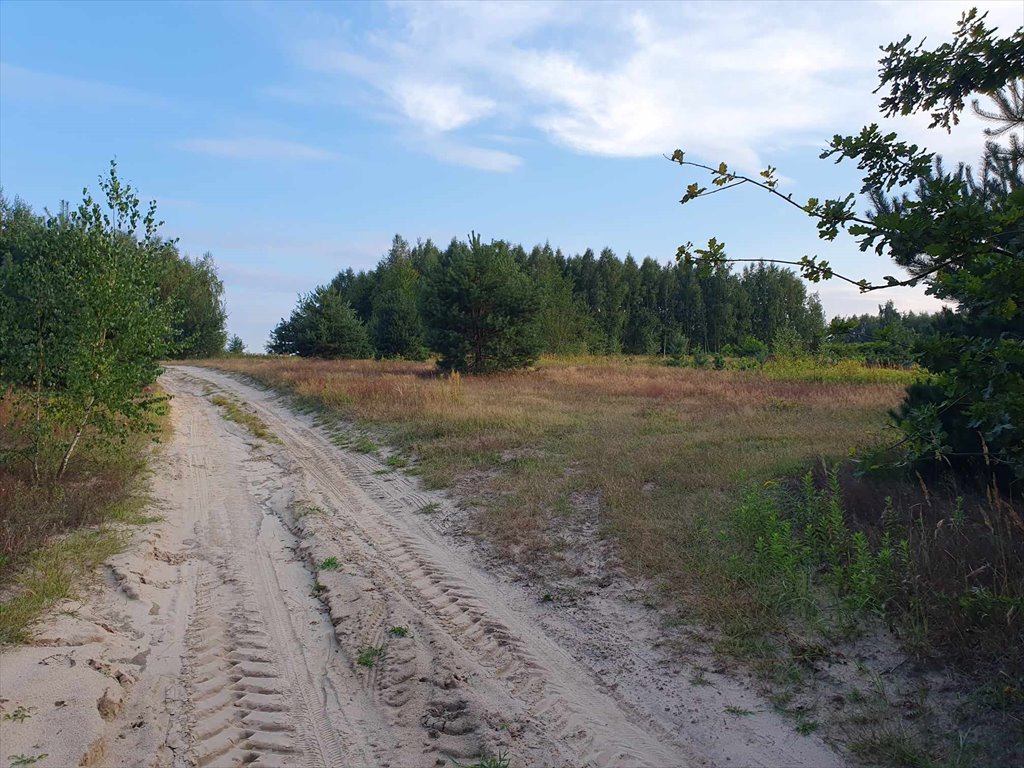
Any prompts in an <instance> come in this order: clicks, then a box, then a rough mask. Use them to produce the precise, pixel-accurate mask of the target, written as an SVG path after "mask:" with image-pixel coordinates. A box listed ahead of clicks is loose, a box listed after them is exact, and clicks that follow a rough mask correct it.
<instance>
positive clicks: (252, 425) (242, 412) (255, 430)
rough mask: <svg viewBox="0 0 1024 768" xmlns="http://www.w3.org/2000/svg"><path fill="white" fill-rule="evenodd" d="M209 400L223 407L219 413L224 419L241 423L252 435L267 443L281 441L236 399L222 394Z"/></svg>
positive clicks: (264, 423)
mask: <svg viewBox="0 0 1024 768" xmlns="http://www.w3.org/2000/svg"><path fill="white" fill-rule="evenodd" d="M210 402H211V403H213V404H214V405H216V406H219V407H220V408H222V409H223V410H222V411H221V413H222V414H223V416H224V418H225V419H227V420H228V421H233V422H235V423H236V424H241V425H242V426H243V427H245V428H246V429H247V430H249V432H250V433H251V434H252V435H253V437H258V438H259V439H260V440H266V441H267V442H268V443H280V442H281V440H280V438H278V437H277V435H275V434H274V433H273V432H271V431H270V428H269V427H268V426H267V424H266V422H265V421H263V419H261V418H260V417H259V416H258V415H256V414H255V413H253V412H252V411H249V410H246V409H245V408H244V407H242V405H241V403H239V402H238V401H237V400H234V399H232V398H229V397H225V396H224V395H214V396H213V397H211V398H210Z"/></svg>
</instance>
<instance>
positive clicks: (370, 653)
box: [356, 645, 384, 669]
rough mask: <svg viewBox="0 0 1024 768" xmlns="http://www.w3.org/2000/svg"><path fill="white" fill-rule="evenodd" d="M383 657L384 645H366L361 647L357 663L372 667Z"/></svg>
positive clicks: (368, 667)
mask: <svg viewBox="0 0 1024 768" xmlns="http://www.w3.org/2000/svg"><path fill="white" fill-rule="evenodd" d="M383 658H384V646H383V645H364V646H362V647H361V648H360V649H359V651H358V654H357V655H356V664H358V665H359V666H361V667H366V668H367V669H371V668H373V666H374V665H375V664H377V663H378V662H379V661H380V660H381V659H383Z"/></svg>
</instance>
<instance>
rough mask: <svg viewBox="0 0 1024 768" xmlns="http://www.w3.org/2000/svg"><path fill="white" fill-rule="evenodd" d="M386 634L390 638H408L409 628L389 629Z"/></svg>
mask: <svg viewBox="0 0 1024 768" xmlns="http://www.w3.org/2000/svg"><path fill="white" fill-rule="evenodd" d="M388 634H389V635H391V636H392V637H408V636H409V634H410V631H409V628H408V627H405V626H402V627H389V628H388Z"/></svg>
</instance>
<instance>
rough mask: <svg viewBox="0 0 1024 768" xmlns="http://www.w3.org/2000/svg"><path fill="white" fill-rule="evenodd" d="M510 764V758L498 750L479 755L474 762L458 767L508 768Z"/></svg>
mask: <svg viewBox="0 0 1024 768" xmlns="http://www.w3.org/2000/svg"><path fill="white" fill-rule="evenodd" d="M511 765H512V758H510V757H509V756H508V754H506V753H505V752H498V754H496V755H488V756H485V757H481V758H480V759H479V760H477V761H476V762H475V763H472V764H470V765H467V766H459V768H510V766H511Z"/></svg>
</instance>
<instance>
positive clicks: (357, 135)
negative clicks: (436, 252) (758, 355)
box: [0, 0, 1024, 350]
mask: <svg viewBox="0 0 1024 768" xmlns="http://www.w3.org/2000/svg"><path fill="white" fill-rule="evenodd" d="M974 4H977V5H979V6H980V7H981V8H982V9H983V10H987V11H988V12H989V21H990V22H991V23H994V24H995V25H996V26H998V27H999V28H1000V29H1001V30H1002V32H1003V33H1004V34H1009V33H1010V32H1011V31H1012V30H1013V29H1016V28H1017V27H1018V26H1020V25H1021V24H1024V2H1021V1H1020V0H1007V1H1006V2H986V3H964V2H957V1H955V0H951V1H950V2H924V1H923V0H914V1H911V2H867V1H866V0H863V1H860V2H828V3H812V2H788V3H772V2H752V3H744V2H713V3H699V2H697V3H667V2H659V3H651V4H647V3H642V2H629V3H622V4H620V3H612V2H607V3H596V2H592V3H579V4H577V3H570V2H553V3H548V2H542V1H540V0H536V1H534V2H528V3H485V2H471V3H447V2H430V3H424V4H420V3H412V2H408V3H370V4H362V3H355V2H350V3H328V4H317V3H300V2H281V3H256V2H224V3H217V2H201V3H169V2H164V3H156V2H146V3H125V2H115V3H86V2H71V3H57V2H18V1H17V0H3V2H2V3H0V185H2V186H3V191H4V194H5V195H6V196H8V197H14V196H18V197H21V198H22V199H23V200H25V201H26V202H28V203H29V204H30V205H32V206H33V207H34V208H36V209H37V210H42V209H43V208H50V209H51V210H55V209H56V208H57V207H58V205H59V203H60V201H61V200H69V201H72V202H77V201H78V200H80V199H81V193H82V188H83V187H85V186H89V187H90V188H92V189H95V188H96V182H97V179H98V177H99V176H100V175H101V174H103V173H104V172H105V171H106V169H107V167H108V165H109V162H110V160H111V159H112V158H116V159H117V162H118V167H119V171H120V174H121V175H122V177H124V178H125V179H127V180H129V181H130V182H131V183H133V184H134V185H135V186H136V187H137V188H138V190H139V192H140V194H141V196H142V198H143V199H144V200H149V199H155V200H156V201H157V205H158V211H159V215H160V218H162V219H163V220H164V221H165V225H164V228H163V234H164V235H165V236H167V237H177V238H179V246H180V247H181V249H182V250H183V251H185V252H187V253H189V254H190V255H192V256H200V255H202V254H203V253H206V252H210V253H212V254H213V256H214V259H215V260H216V263H217V265H218V269H219V273H220V276H221V278H222V279H223V281H224V284H225V297H226V301H227V307H228V312H229V319H228V327H229V331H230V332H231V333H237V334H239V335H240V336H241V337H242V338H243V340H244V341H245V342H246V344H247V345H248V346H249V347H250V349H253V350H260V349H262V347H263V345H264V343H265V342H266V340H267V337H268V335H269V332H270V329H271V328H272V327H273V326H274V325H275V324H276V323H277V322H278V321H279V320H280V319H281V318H282V317H285V316H287V315H288V313H289V312H290V311H291V309H292V307H293V306H294V305H295V301H296V297H297V295H298V294H299V293H300V292H305V291H308V290H310V289H312V288H314V287H315V286H316V285H317V284H321V283H326V282H328V281H329V280H330V279H331V278H332V277H333V276H334V275H335V274H336V273H337V272H338V271H340V270H343V269H346V268H348V267H352V268H353V269H356V270H359V269H370V268H373V267H374V265H375V264H376V263H377V262H378V261H379V259H380V258H381V257H382V256H383V255H384V253H385V252H386V251H387V249H388V246H389V244H390V242H391V239H392V237H393V236H394V235H395V234H396V233H398V234H401V235H402V236H404V237H405V238H406V239H407V240H410V241H412V242H415V241H416V240H417V239H426V238H432V239H433V240H434V241H435V242H436V243H438V244H440V245H441V246H442V247H443V246H444V245H446V244H447V243H448V242H449V241H450V240H451V238H452V237H460V238H463V237H465V236H466V235H467V234H468V233H469V232H470V231H471V230H472V231H476V232H479V233H481V234H482V235H483V237H484V238H485V239H492V238H493V239H506V240H510V241H512V242H518V243H522V244H523V245H525V246H526V247H527V248H529V247H531V246H532V245H534V244H537V243H543V242H550V243H551V245H552V246H553V247H560V248H562V250H563V251H564V252H566V253H568V254H572V253H579V252H582V251H583V250H584V249H586V248H588V247H591V248H594V250H595V251H598V250H600V249H601V248H603V247H605V246H607V247H610V248H612V250H614V251H615V252H616V253H617V254H618V255H619V256H621V257H624V256H625V255H626V254H627V253H631V254H632V255H633V256H634V257H635V258H637V259H638V260H639V259H642V258H644V257H646V256H650V257H652V258H654V259H656V260H658V261H659V262H662V263H667V262H669V261H670V260H671V259H673V257H674V254H675V252H676V248H677V247H678V246H679V245H680V244H682V243H685V242H687V241H692V242H694V243H701V242H706V241H707V239H708V238H709V237H713V236H714V237H718V238H719V239H721V240H724V241H725V243H726V245H727V251H728V253H729V255H730V256H731V257H734V258H755V259H758V258H782V259H799V258H800V257H801V256H803V255H805V254H809V255H818V256H821V257H823V258H827V259H829V260H830V261H831V263H832V265H833V267H834V268H836V270H837V271H839V272H843V273H844V274H849V275H850V276H852V277H856V278H858V279H859V278H861V277H867V278H869V279H880V278H881V277H882V276H883V275H887V274H894V273H895V272H894V270H895V268H894V267H893V266H892V265H891V262H889V261H888V260H887V259H886V258H884V257H878V256H875V255H872V254H868V255H865V254H862V253H860V251H859V250H858V248H857V246H856V244H855V243H854V241H853V240H852V239H850V238H845V239H843V238H840V239H839V240H837V241H835V242H833V243H826V242H822V241H819V240H818V239H817V236H816V230H815V228H814V225H813V222H812V221H811V220H810V219H808V218H807V217H805V216H803V215H802V214H801V213H800V212H799V211H797V210H796V209H794V208H791V207H790V206H787V205H785V204H784V203H782V202H781V201H778V200H773V199H771V198H770V197H769V196H768V195H767V193H765V192H762V191H759V190H757V189H753V188H742V189H738V190H734V191H731V192H728V193H726V194H722V195H716V196H714V197H712V198H708V199H705V200H698V201H695V202H691V203H688V204H687V205H686V206H685V207H683V206H680V204H679V198H680V197H681V196H682V194H683V192H684V191H685V188H686V186H687V184H689V183H690V182H691V181H697V180H701V178H702V177H700V176H699V175H698V174H697V173H696V172H695V171H694V169H689V168H680V167H679V166H678V165H675V164H673V163H671V162H669V161H668V160H667V159H665V156H666V155H669V154H671V153H672V151H673V150H674V149H676V148H681V149H683V150H685V151H686V152H687V157H688V158H690V159H694V160H698V161H702V162H706V163H709V164H712V165H717V164H718V163H719V162H721V161H725V162H727V163H728V164H729V165H730V167H733V168H736V169H739V170H740V171H743V172H747V173H756V172H758V171H759V170H761V169H762V168H764V167H765V166H766V165H768V164H771V165H773V166H775V167H777V168H778V169H779V171H778V172H779V174H780V175H781V177H782V179H783V183H782V185H780V189H781V190H782V191H783V192H785V193H787V194H788V193H792V194H793V196H794V198H795V199H798V200H801V201H802V200H805V199H806V198H808V197H812V196H813V197H818V198H824V197H828V196H835V195H840V194H845V193H846V192H849V191H856V190H857V189H859V183H858V181H859V177H858V175H857V172H856V168H855V167H853V166H850V165H848V164H847V165H838V166H837V165H835V164H833V163H832V162H831V161H823V160H819V159H818V154H819V152H820V151H821V149H822V148H823V147H824V146H825V145H826V144H827V142H828V140H829V139H830V138H831V137H832V136H833V135H834V134H837V133H841V134H850V133H856V132H857V131H859V129H860V128H861V127H862V126H863V125H866V124H869V123H871V122H879V123H881V124H883V125H888V126H891V127H892V129H893V130H896V131H898V132H899V133H900V135H901V136H902V137H904V138H906V139H908V140H911V141H914V142H917V143H919V144H921V145H922V146H926V147H928V148H929V149H932V150H936V151H939V152H941V153H942V154H943V156H944V157H946V158H947V159H948V160H963V161H967V162H973V161H976V160H977V158H978V156H979V155H980V153H981V149H982V145H983V136H982V134H981V130H982V126H981V125H980V124H979V123H978V121H977V120H976V119H973V118H967V119H965V120H964V122H963V123H962V124H961V125H960V126H958V127H957V128H956V129H954V131H953V132H952V133H951V134H949V135H947V134H946V133H945V132H942V131H939V130H929V129H928V128H927V123H928V120H927V119H926V118H922V117H919V116H914V117H909V118H898V119H892V120H883V119H882V118H881V117H880V115H879V114H878V100H879V98H880V94H873V93H872V91H873V90H874V89H875V87H876V86H877V68H878V65H877V61H878V58H879V56H880V52H879V50H878V48H879V46H881V45H884V44H886V43H889V42H893V41H896V40H899V39H901V38H902V37H903V36H904V35H907V34H910V35H913V37H914V38H915V39H917V38H922V37H926V38H927V44H928V46H929V47H933V46H934V45H937V44H939V43H940V42H942V41H944V40H947V39H949V37H950V35H951V33H952V30H953V28H954V24H955V22H956V20H957V19H958V18H959V16H960V14H961V12H963V11H964V10H966V9H968V8H969V7H970V6H971V5H974ZM864 208H865V206H863V205H862V206H861V209H862V210H863V209H864ZM813 289H814V290H816V291H818V293H819V294H820V296H821V299H822V302H823V304H824V307H825V310H826V314H828V315H829V316H832V315H836V314H852V313H860V312H873V311H875V310H876V309H877V305H878V304H879V302H882V301H884V300H885V299H887V298H892V299H893V300H894V301H895V302H896V304H897V306H899V307H901V308H903V309H905V310H917V311H920V310H927V309H934V308H936V307H937V306H938V305H937V303H936V302H935V301H934V300H933V299H931V298H930V297H927V296H925V294H924V290H923V288H917V289H902V290H900V291H899V292H890V291H887V292H883V293H872V294H867V295H861V294H859V293H858V292H857V289H856V288H853V287H852V286H848V285H845V284H841V283H839V282H831V283H822V284H819V285H816V286H813Z"/></svg>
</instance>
